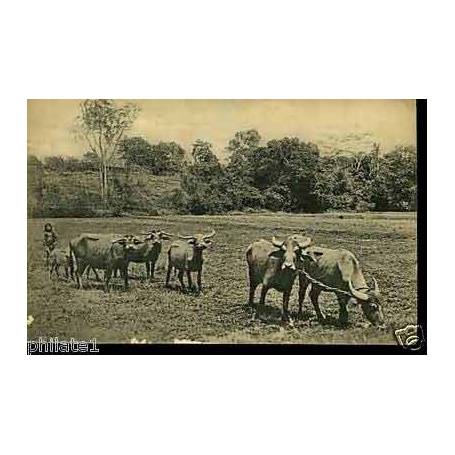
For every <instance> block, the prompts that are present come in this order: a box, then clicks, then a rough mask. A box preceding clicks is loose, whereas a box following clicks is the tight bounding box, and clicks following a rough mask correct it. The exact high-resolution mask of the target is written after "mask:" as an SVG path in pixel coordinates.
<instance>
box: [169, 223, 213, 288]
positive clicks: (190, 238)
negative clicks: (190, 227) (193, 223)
mask: <svg viewBox="0 0 455 455" xmlns="http://www.w3.org/2000/svg"><path fill="white" fill-rule="evenodd" d="M214 235H215V231H214V230H212V232H211V233H210V234H195V235H178V236H177V237H179V239H181V240H175V241H174V242H172V243H171V246H170V248H169V251H168V268H167V275H166V287H168V286H169V280H170V278H171V273H172V269H174V270H176V271H177V272H178V279H179V281H180V285H181V287H182V290H183V291H185V283H184V281H183V275H184V273H186V276H187V280H188V288H189V289H192V287H193V281H192V279H191V273H192V272H196V273H197V278H196V279H197V291H198V292H201V290H202V264H203V263H204V260H203V254H202V253H203V251H204V250H205V249H206V248H207V247H208V246H210V245H211V243H212V241H211V240H210V239H211V238H212V237H213V236H214Z"/></svg>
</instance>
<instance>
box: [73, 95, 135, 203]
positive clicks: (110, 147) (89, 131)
mask: <svg viewBox="0 0 455 455" xmlns="http://www.w3.org/2000/svg"><path fill="white" fill-rule="evenodd" d="M138 111H139V108H138V107H137V106H136V105H134V104H131V103H127V104H124V105H122V106H118V105H117V104H116V103H115V102H114V101H113V100H85V101H83V102H82V103H81V104H80V113H79V115H78V116H77V118H76V128H75V132H77V134H78V136H79V137H81V138H83V139H84V140H85V141H86V143H87V145H88V146H89V148H90V150H91V151H92V152H93V153H95V154H96V155H97V156H98V158H99V166H100V169H99V172H100V194H101V198H102V200H103V201H104V203H105V204H106V203H107V198H108V170H109V166H110V165H111V164H112V162H113V160H114V159H115V157H116V154H117V152H118V144H119V142H120V141H121V139H122V137H123V134H124V133H125V132H126V131H127V130H128V128H130V127H131V125H132V124H133V122H134V120H135V119H136V117H137V114H138Z"/></svg>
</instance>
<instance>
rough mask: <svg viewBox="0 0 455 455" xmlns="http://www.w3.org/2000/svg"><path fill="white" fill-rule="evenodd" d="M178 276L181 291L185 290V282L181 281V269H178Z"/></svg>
mask: <svg viewBox="0 0 455 455" xmlns="http://www.w3.org/2000/svg"><path fill="white" fill-rule="evenodd" d="M178 276H179V281H180V286H182V292H185V291H186V288H185V283H184V282H183V269H180V270H179V275H178Z"/></svg>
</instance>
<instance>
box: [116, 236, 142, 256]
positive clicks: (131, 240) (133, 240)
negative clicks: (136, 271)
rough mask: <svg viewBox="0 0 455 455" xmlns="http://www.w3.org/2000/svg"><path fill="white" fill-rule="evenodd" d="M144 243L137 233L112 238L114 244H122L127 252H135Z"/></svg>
mask: <svg viewBox="0 0 455 455" xmlns="http://www.w3.org/2000/svg"><path fill="white" fill-rule="evenodd" d="M143 244H144V241H143V240H141V239H139V238H138V237H136V236H135V235H129V234H127V235H124V236H123V237H120V238H118V239H115V240H112V245H121V246H122V247H123V251H124V252H125V253H134V252H135V251H136V250H137V249H138V248H140V247H141V246H142V245H143Z"/></svg>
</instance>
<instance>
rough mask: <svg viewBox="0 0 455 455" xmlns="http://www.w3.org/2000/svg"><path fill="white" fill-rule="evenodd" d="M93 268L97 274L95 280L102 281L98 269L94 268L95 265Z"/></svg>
mask: <svg viewBox="0 0 455 455" xmlns="http://www.w3.org/2000/svg"><path fill="white" fill-rule="evenodd" d="M91 269H92V270H93V273H94V274H95V280H96V281H101V278H100V276H99V275H98V272H97V271H96V269H95V268H93V267H92V268H91Z"/></svg>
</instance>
